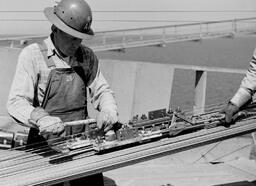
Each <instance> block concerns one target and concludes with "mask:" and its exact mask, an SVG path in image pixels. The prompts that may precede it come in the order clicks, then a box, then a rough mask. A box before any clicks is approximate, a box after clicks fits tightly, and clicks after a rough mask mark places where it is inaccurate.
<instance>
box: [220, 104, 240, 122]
mask: <svg viewBox="0 0 256 186" xmlns="http://www.w3.org/2000/svg"><path fill="white" fill-rule="evenodd" d="M238 111H239V107H238V106H236V105H234V104H233V103H232V102H228V104H227V105H226V106H225V107H224V108H223V109H222V110H221V111H220V113H223V114H225V121H226V123H231V122H232V117H233V116H234V115H235V114H236V113H237V112H238Z"/></svg>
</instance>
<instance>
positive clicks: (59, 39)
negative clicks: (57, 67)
mask: <svg viewBox="0 0 256 186" xmlns="http://www.w3.org/2000/svg"><path fill="white" fill-rule="evenodd" d="M81 42H82V39H80V38H76V37H73V36H71V35H69V34H67V33H65V32H63V31H61V30H60V29H57V30H56V34H55V41H54V43H55V47H56V48H57V49H58V50H59V51H60V52H61V53H62V54H64V55H65V56H74V54H75V52H76V50H77V49H78V47H79V46H80V44H81Z"/></svg>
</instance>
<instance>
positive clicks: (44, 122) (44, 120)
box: [30, 107, 64, 135]
mask: <svg viewBox="0 0 256 186" xmlns="http://www.w3.org/2000/svg"><path fill="white" fill-rule="evenodd" d="M30 119H31V120H32V121H33V122H34V123H35V125H36V126H37V127H38V128H39V131H40V134H57V135H59V134H61V133H63V132H64V125H63V122H62V121H61V119H60V118H59V117H55V116H50V115H49V114H48V113H47V112H46V111H45V110H44V109H43V108H41V107H36V108H35V109H34V110H33V111H32V112H31V114H30Z"/></svg>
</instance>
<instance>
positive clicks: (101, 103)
mask: <svg viewBox="0 0 256 186" xmlns="http://www.w3.org/2000/svg"><path fill="white" fill-rule="evenodd" d="M88 88H89V93H90V97H91V100H92V104H93V106H94V108H95V109H97V110H99V111H106V110H108V111H114V112H116V113H117V103H116V101H115V98H114V93H113V91H112V90H111V89H110V86H109V84H108V83H107V81H106V79H105V78H104V76H103V74H102V73H101V71H100V68H99V67H98V70H97V74H96V76H95V78H94V80H93V81H92V83H91V84H90V85H89V86H88Z"/></svg>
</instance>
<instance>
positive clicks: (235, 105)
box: [220, 49, 256, 159]
mask: <svg viewBox="0 0 256 186" xmlns="http://www.w3.org/2000/svg"><path fill="white" fill-rule="evenodd" d="M255 91H256V49H255V50H254V52H253V56H252V59H251V61H250V66H249V68H248V69H247V71H246V74H245V76H244V78H243V80H242V81H241V84H240V87H239V88H238V90H237V91H236V93H235V94H234V96H233V97H232V98H231V99H230V100H229V102H228V103H227V104H226V105H225V107H224V108H223V109H222V110H221V111H220V112H221V113H224V114H225V121H226V123H227V124H231V123H232V122H233V116H234V115H235V114H236V113H237V112H238V111H239V110H240V109H241V108H242V107H246V105H248V104H249V103H251V102H252V100H253V95H254V93H255ZM252 135H253V139H254V140H253V142H254V143H253V144H252V148H251V153H250V158H251V159H256V140H255V139H256V138H255V136H254V135H255V133H253V134H252Z"/></svg>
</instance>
